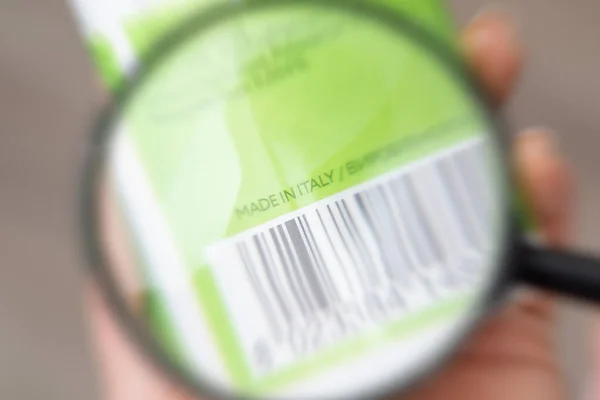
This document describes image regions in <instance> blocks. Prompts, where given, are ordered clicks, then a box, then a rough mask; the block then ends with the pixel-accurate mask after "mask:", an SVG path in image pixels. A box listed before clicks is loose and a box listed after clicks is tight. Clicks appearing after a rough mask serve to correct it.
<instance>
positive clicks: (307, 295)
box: [278, 221, 318, 314]
mask: <svg viewBox="0 0 600 400" xmlns="http://www.w3.org/2000/svg"><path fill="white" fill-rule="evenodd" d="M288 222H289V221H288ZM278 228H279V234H280V237H281V240H282V241H283V247H284V249H285V255H286V256H287V259H288V261H289V263H290V266H291V267H292V271H294V275H295V276H296V277H297V283H298V289H299V291H300V293H302V298H303V299H304V300H305V301H306V305H307V307H308V309H309V310H310V313H311V314H314V313H316V312H317V311H318V305H317V300H316V299H315V297H314V295H312V296H311V291H310V289H309V287H308V285H309V284H308V279H307V277H306V271H303V270H302V267H301V265H300V261H299V258H298V256H297V255H296V253H295V252H294V251H293V248H292V239H291V238H290V237H289V236H288V235H289V232H288V230H287V223H284V224H281V225H279V227H278Z"/></svg>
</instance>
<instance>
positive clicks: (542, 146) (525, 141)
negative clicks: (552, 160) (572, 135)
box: [519, 126, 560, 158]
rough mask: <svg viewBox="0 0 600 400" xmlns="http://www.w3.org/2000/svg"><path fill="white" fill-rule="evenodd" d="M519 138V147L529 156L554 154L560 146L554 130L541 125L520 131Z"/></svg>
mask: <svg viewBox="0 0 600 400" xmlns="http://www.w3.org/2000/svg"><path fill="white" fill-rule="evenodd" d="M519 139H520V140H521V141H522V146H521V148H522V149H523V151H525V152H526V153H527V155H528V156H531V157H537V156H541V157H546V158H548V157H549V156H555V155H557V154H558V149H559V148H560V143H559V139H558V135H557V134H556V132H555V131H553V130H551V129H548V128H545V127H541V126H540V127H534V128H529V129H526V130H524V131H522V132H521V133H519Z"/></svg>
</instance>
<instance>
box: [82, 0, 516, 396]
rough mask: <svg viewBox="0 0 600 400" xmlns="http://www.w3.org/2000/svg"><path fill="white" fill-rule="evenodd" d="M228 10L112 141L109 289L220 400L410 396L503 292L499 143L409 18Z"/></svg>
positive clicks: (172, 51) (150, 89)
mask: <svg viewBox="0 0 600 400" xmlns="http://www.w3.org/2000/svg"><path fill="white" fill-rule="evenodd" d="M232 10H233V11H232V12H231V13H230V14H228V15H224V14H219V15H217V14H215V15H216V17H215V19H214V20H212V19H208V17H206V18H205V19H204V20H202V21H200V20H199V21H197V23H196V24H192V25H190V26H189V27H187V28H186V29H182V31H181V32H180V35H179V36H177V38H176V39H172V40H171V42H170V44H169V45H168V46H164V48H163V51H162V52H161V53H160V54H157V55H156V57H154V58H152V59H151V60H150V63H149V65H150V67H149V68H148V69H146V70H145V71H143V73H142V75H141V76H140V77H139V78H138V79H137V81H136V84H135V85H134V87H133V89H132V90H131V92H130V93H129V94H128V95H127V99H126V101H125V102H124V103H123V106H122V107H121V108H120V109H119V110H118V111H117V112H116V113H115V114H114V115H113V117H112V119H111V120H110V123H109V124H107V126H108V128H107V129H106V130H105V132H104V133H103V139H102V140H103V144H104V145H103V146H101V149H102V150H101V152H102V155H101V156H100V159H101V162H100V170H99V173H98V176H99V178H98V182H97V185H96V186H97V191H96V196H97V197H96V199H97V207H96V208H95V209H94V210H93V212H94V215H95V220H96V226H95V227H94V232H93V234H94V235H96V243H97V246H98V247H99V248H100V251H101V253H102V254H103V260H104V263H103V267H104V268H105V270H104V272H103V274H105V276H106V277H108V278H107V280H106V281H107V282H109V283H107V284H106V285H107V286H108V287H109V288H112V295H114V296H117V297H118V298H119V299H120V300H119V304H120V307H121V308H122V313H123V314H124V315H126V316H127V318H129V319H132V320H134V322H132V323H133V324H134V325H136V326H137V332H138V333H139V332H144V333H145V334H146V335H148V338H149V339H148V341H147V343H150V344H149V345H148V348H149V349H150V351H151V353H152V354H154V355H156V357H157V359H160V360H162V361H164V363H165V364H169V365H171V366H174V367H175V369H176V370H177V371H179V372H182V374H185V375H186V376H187V377H188V378H190V379H191V380H193V382H194V384H196V385H197V387H201V388H204V389H203V390H206V391H208V392H212V391H213V390H216V391H223V392H226V393H228V394H232V395H237V396H250V395H253V396H261V397H269V398H270V397H274V398H328V397H331V398H353V397H355V396H362V395H365V396H367V395H370V396H372V395H374V394H375V393H378V392H380V391H384V390H389V389H390V388H393V387H403V386H404V385H406V384H408V383H410V382H412V381H413V380H414V379H416V378H417V377H420V376H422V374H424V373H425V372H427V371H429V370H430V369H431V368H432V367H434V366H435V365H437V364H438V363H439V362H440V361H441V360H442V359H443V358H444V357H445V356H446V355H447V354H449V352H450V351H451V350H452V349H453V348H454V346H456V344H457V342H458V341H459V340H460V339H461V338H462V337H463V335H464V333H465V330H466V329H467V328H468V326H469V324H470V323H471V322H472V320H473V319H474V318H476V317H477V316H478V315H479V312H480V311H481V309H482V308H483V306H482V303H483V302H484V300H486V299H487V298H488V296H489V292H490V290H491V287H492V285H494V284H495V282H496V279H497V276H498V273H499V272H498V269H499V267H498V264H499V261H498V260H499V255H501V254H502V251H503V250H504V247H503V246H504V243H503V241H502V240H503V239H502V238H503V237H504V236H503V232H504V230H505V228H506V227H505V224H506V217H505V215H504V213H505V210H506V204H504V193H503V191H502V188H503V186H502V185H503V181H502V179H503V177H502V175H501V174H500V173H499V172H498V171H500V170H501V164H500V153H501V152H500V151H499V150H498V146H497V139H496V137H495V134H496V133H495V128H494V127H493V126H492V125H491V123H490V122H489V120H488V119H487V113H486V112H485V109H484V106H483V105H482V104H481V103H480V99H479V98H478V97H477V95H476V94H475V93H474V92H473V91H472V90H470V89H469V88H470V86H469V85H468V84H466V81H465V78H464V76H463V75H461V74H462V72H460V69H458V70H457V67H456V65H455V64H453V63H452V62H451V60H450V59H448V58H447V57H446V56H444V54H445V53H443V52H440V51H439V50H440V48H438V47H436V46H435V45H434V43H433V42H432V41H431V39H428V36H427V35H426V34H424V33H422V32H420V31H419V30H418V29H416V28H415V27H413V26H412V25H409V24H401V22H402V21H401V20H400V19H398V20H396V19H393V21H394V22H393V23H392V22H390V21H392V20H387V19H386V18H377V17H376V15H379V14H381V15H380V16H383V15H384V14H383V13H381V12H380V13H379V14H377V13H372V14H373V15H371V14H367V13H362V12H361V13H359V12H356V11H351V9H350V8H348V9H345V8H342V7H340V6H336V7H333V6H326V5H323V4H321V5H319V4H316V3H312V2H311V3H301V2H300V3H289V4H287V2H286V4H285V5H284V4H283V3H282V5H279V6H277V5H273V6H269V7H256V8H253V7H249V6H247V7H239V8H232ZM236 10H237V11H236ZM234 11H235V12H234ZM457 71H458V72H457ZM123 311H124V312H123Z"/></svg>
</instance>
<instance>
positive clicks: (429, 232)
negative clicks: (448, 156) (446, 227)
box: [403, 171, 448, 264]
mask: <svg viewBox="0 0 600 400" xmlns="http://www.w3.org/2000/svg"><path fill="white" fill-rule="evenodd" d="M419 172H420V171H419ZM414 180H415V176H414V175H411V176H407V177H406V179H405V180H404V185H403V188H404V189H405V190H406V194H407V198H408V201H409V202H410V209H411V210H413V211H414V215H415V217H416V222H417V223H416V224H415V227H414V228H415V229H416V230H417V231H419V232H420V234H421V238H422V239H421V246H422V249H423V254H425V257H424V258H425V259H427V258H429V259H431V258H433V260H435V261H438V262H439V263H440V264H443V263H444V261H446V260H447V258H448V257H447V254H446V253H445V252H444V249H443V247H442V245H441V243H440V239H439V237H438V236H437V235H436V234H435V233H434V229H433V227H432V226H431V219H430V218H429V217H428V216H427V214H426V211H425V209H424V207H423V206H424V205H425V204H426V203H425V202H426V201H427V196H424V197H422V196H420V194H419V191H418V189H417V186H416V184H415V183H414Z"/></svg>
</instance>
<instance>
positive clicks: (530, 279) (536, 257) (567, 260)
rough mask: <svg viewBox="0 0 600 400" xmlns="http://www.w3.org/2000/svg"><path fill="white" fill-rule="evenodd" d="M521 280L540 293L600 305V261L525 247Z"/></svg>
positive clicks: (568, 253)
mask: <svg viewBox="0 0 600 400" xmlns="http://www.w3.org/2000/svg"><path fill="white" fill-rule="evenodd" d="M520 251H521V254H520V257H519V258H518V259H519V260H520V265H519V266H518V271H517V274H518V278H519V279H520V280H521V281H522V282H525V283H528V284H531V285H533V286H536V287H539V288H541V289H545V290H549V291H552V292H557V293H559V294H564V295H568V296H573V297H575V298H578V299H581V300H585V301H591V302H597V303H600V259H599V258H594V257H593V256H589V255H584V254H577V253H574V252H569V251H561V250H553V249H548V248H544V247H536V246H534V245H531V244H528V243H523V244H522V246H521V249H520Z"/></svg>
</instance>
